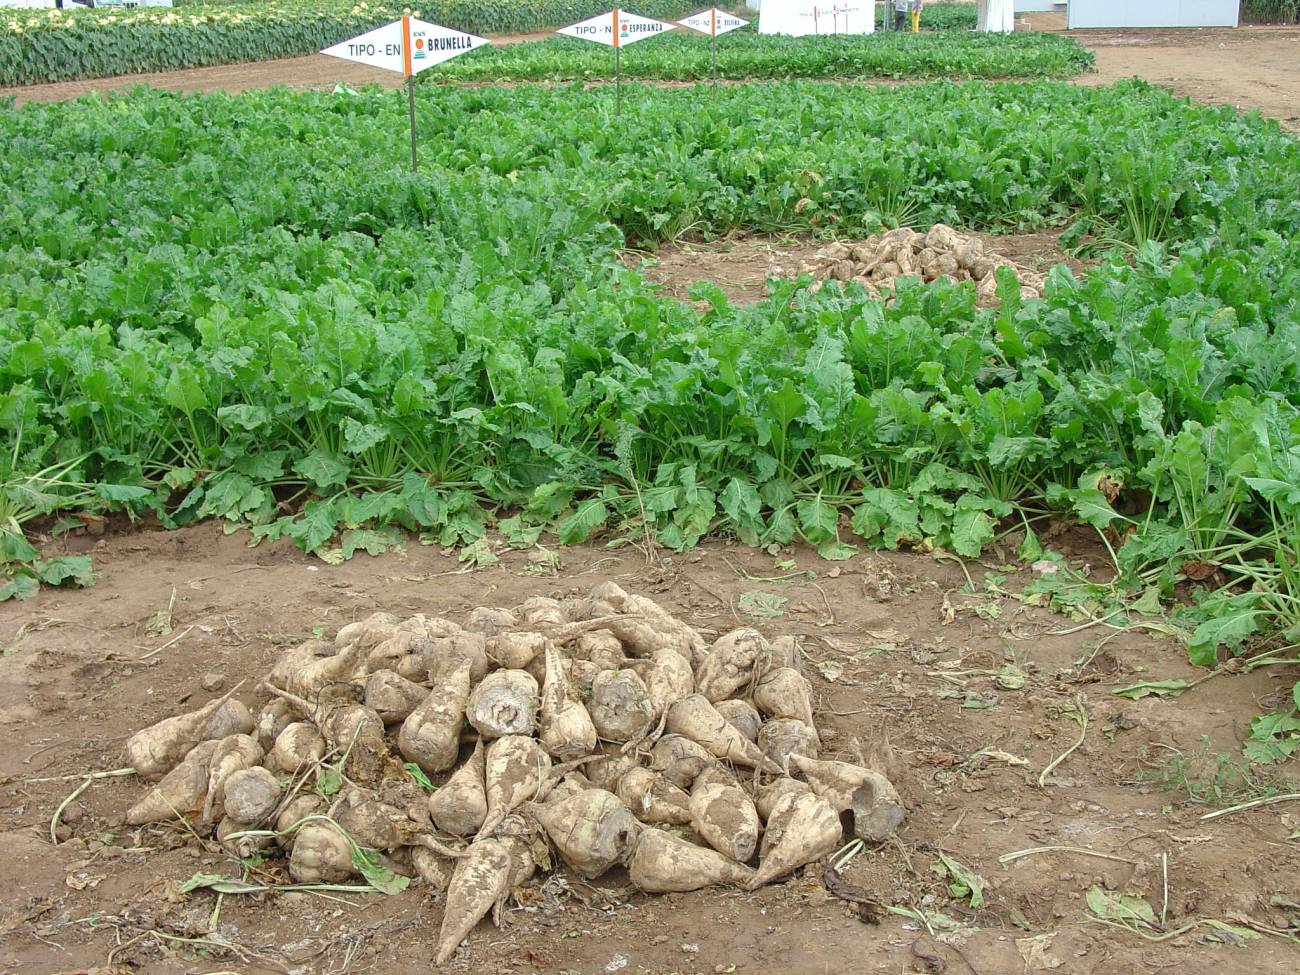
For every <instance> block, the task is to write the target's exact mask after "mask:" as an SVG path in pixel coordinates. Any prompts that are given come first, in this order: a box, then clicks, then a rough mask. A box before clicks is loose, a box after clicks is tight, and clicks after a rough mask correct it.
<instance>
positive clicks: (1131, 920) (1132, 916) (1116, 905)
mask: <svg viewBox="0 0 1300 975" xmlns="http://www.w3.org/2000/svg"><path fill="white" fill-rule="evenodd" d="M1084 900H1085V901H1086V902H1087V904H1088V910H1090V911H1092V913H1093V914H1094V915H1096V916H1097V917H1099V918H1101V919H1102V920H1103V921H1115V922H1117V923H1119V924H1122V925H1124V926H1125V927H1133V926H1134V925H1139V924H1140V925H1145V926H1148V927H1155V926H1156V912H1155V911H1154V910H1153V909H1152V907H1151V905H1150V904H1148V903H1147V902H1146V900H1145V899H1144V898H1141V897H1138V896H1136V895H1135V894H1112V893H1110V892H1109V891H1105V890H1102V889H1101V888H1100V887H1089V888H1088V893H1087V894H1085V895H1084Z"/></svg>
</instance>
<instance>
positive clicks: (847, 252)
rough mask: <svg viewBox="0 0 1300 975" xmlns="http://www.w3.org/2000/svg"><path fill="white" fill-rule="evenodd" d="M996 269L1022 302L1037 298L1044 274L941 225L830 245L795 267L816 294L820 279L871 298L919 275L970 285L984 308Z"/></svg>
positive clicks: (993, 299) (992, 298)
mask: <svg viewBox="0 0 1300 975" xmlns="http://www.w3.org/2000/svg"><path fill="white" fill-rule="evenodd" d="M999 268H1008V269H1009V270H1011V271H1012V272H1013V273H1014V274H1015V275H1016V276H1017V277H1018V278H1019V279H1020V296H1021V297H1022V298H1039V297H1041V296H1042V293H1043V285H1044V284H1045V283H1046V281H1047V278H1046V276H1045V275H1043V274H1040V273H1038V272H1037V271H1034V270H1031V269H1030V268H1027V267H1024V266H1022V265H1018V264H1016V263H1015V262H1014V261H1012V260H1011V259H1010V258H1007V257H1003V256H1002V255H1000V254H998V253H996V252H995V251H992V250H986V249H985V246H984V240H983V238H981V237H978V236H976V235H964V234H960V233H958V232H957V231H956V230H953V228H952V227H949V226H947V225H946V224H942V223H937V224H935V225H934V226H933V227H931V228H930V230H929V231H928V232H927V233H924V234H923V233H921V232H920V231H917V230H912V229H911V228H909V227H899V228H898V229H897V230H890V231H887V232H886V233H884V234H881V235H880V236H879V237H868V238H867V239H866V240H862V241H857V242H849V241H835V242H834V243H832V244H828V245H827V246H826V247H823V248H822V249H821V250H819V251H818V252H817V253H815V254H814V255H813V256H812V259H811V260H808V261H805V262H804V263H803V264H802V265H800V268H799V271H800V273H802V274H811V275H812V276H813V277H814V278H816V279H817V280H816V281H815V282H814V283H813V285H812V286H811V289H810V290H814V291H815V290H817V289H818V288H820V287H821V283H822V282H824V281H831V280H833V281H840V282H843V283H845V284H847V283H849V282H852V283H854V284H860V285H861V286H862V287H863V288H865V289H866V290H867V292H868V293H870V294H872V295H875V296H876V297H879V296H880V295H881V294H882V292H883V291H884V289H886V288H889V289H892V288H893V287H894V286H895V282H896V281H897V280H898V279H899V278H903V277H916V276H919V277H920V278H921V279H922V280H923V281H926V282H931V281H938V280H940V279H942V280H945V281H953V282H959V281H973V282H974V283H975V291H976V294H978V295H979V298H978V303H979V304H980V305H982V306H986V307H987V306H991V305H995V304H997V301H998V297H997V287H998V276H997V271H998V269H999Z"/></svg>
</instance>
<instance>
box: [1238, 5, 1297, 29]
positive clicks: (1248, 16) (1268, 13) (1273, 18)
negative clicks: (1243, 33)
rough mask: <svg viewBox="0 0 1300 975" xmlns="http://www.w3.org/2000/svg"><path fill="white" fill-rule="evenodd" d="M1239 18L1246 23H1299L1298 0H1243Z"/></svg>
mask: <svg viewBox="0 0 1300 975" xmlns="http://www.w3.org/2000/svg"><path fill="white" fill-rule="evenodd" d="M1241 20H1242V22H1243V23H1247V24H1300V0H1244V2H1243V3H1242V5H1241Z"/></svg>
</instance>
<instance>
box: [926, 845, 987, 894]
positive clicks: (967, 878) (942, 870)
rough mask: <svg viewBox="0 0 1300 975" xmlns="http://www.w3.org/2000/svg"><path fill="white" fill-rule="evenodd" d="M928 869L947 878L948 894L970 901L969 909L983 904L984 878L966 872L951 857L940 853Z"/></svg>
mask: <svg viewBox="0 0 1300 975" xmlns="http://www.w3.org/2000/svg"><path fill="white" fill-rule="evenodd" d="M930 869H931V870H933V871H934V872H935V873H937V874H938V875H939V876H940V877H948V878H949V884H948V892H949V893H950V894H952V896H953V897H962V898H969V899H970V906H971V907H980V906H982V905H983V904H984V878H983V877H981V876H980V875H979V874H977V873H974V872H972V871H971V870H968V869H967V868H966V867H964V866H962V865H961V864H960V863H958V862H957V861H956V860H954V859H953V858H952V857H950V856H948V855H946V854H944V853H940V854H939V859H938V860H935V861H934V862H933V863H932V864H930Z"/></svg>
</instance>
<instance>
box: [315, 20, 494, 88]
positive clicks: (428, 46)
mask: <svg viewBox="0 0 1300 975" xmlns="http://www.w3.org/2000/svg"><path fill="white" fill-rule="evenodd" d="M405 20H406V24H405V26H404V25H403V22H402V21H401V20H395V21H393V22H392V23H391V24H384V26H383V27H376V28H375V29H374V30H371V31H367V32H366V33H364V34H360V35H358V36H357V37H353V38H351V39H350V40H346V41H343V42H342V43H339V44H335V45H334V46H333V47H327V48H325V50H323V51H321V54H328V55H329V56H330V57H334V58H343V59H344V60H345V61H359V62H360V63H361V64H368V65H371V66H372V67H375V68H383V69H384V70H386V71H396V72H397V73H398V74H406V73H407V72H408V70H409V72H410V73H411V74H413V75H415V74H419V73H420V72H421V71H423V70H425V69H426V68H432V67H433V66H434V65H435V64H440V63H442V62H443V61H446V60H449V59H450V58H454V57H456V56H457V55H458V54H464V53H466V52H467V51H472V50H474V48H476V47H482V46H483V45H484V44H486V43H488V41H487V40H486V39H485V38H482V37H475V36H474V35H473V34H463V33H461V32H460V31H458V30H452V29H451V28H450V27H441V26H439V25H438V24H430V23H428V22H426V21H423V20H416V19H415V18H414V17H408V18H405ZM407 29H409V30H410V32H411V36H410V46H411V58H410V62H409V64H408V62H407V59H406V54H405V51H404V48H403V45H404V43H405V30H407Z"/></svg>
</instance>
